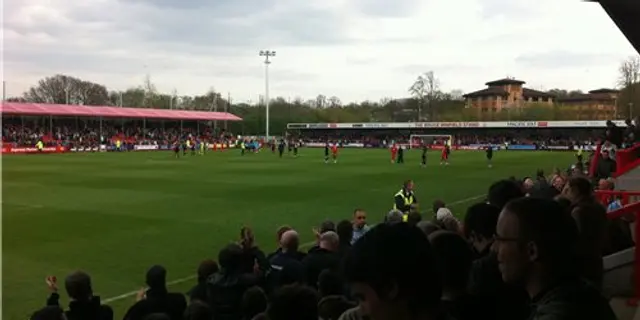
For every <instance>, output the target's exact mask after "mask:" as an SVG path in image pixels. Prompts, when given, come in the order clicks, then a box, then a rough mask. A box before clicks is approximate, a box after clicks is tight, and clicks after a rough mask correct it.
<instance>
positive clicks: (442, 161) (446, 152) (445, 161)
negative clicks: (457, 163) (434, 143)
mask: <svg viewBox="0 0 640 320" xmlns="http://www.w3.org/2000/svg"><path fill="white" fill-rule="evenodd" d="M440 164H441V165H442V164H444V165H449V148H447V146H446V145H445V146H444V147H443V148H442V155H441V156H440Z"/></svg>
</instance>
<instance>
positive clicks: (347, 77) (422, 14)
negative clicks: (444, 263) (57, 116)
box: [3, 0, 634, 102]
mask: <svg viewBox="0 0 640 320" xmlns="http://www.w3.org/2000/svg"><path fill="white" fill-rule="evenodd" d="M536 8H549V9H545V10H541V9H536ZM567 12H572V14H571V15H567V14H566V13H567ZM4 17H5V20H4V25H3V33H4V34H3V41H4V48H3V49H4V50H3V55H4V56H3V60H4V61H3V62H4V78H5V80H6V81H7V88H8V89H9V92H8V94H9V95H19V94H20V93H21V92H22V91H24V90H25V89H27V88H28V87H29V86H30V85H32V84H34V83H35V82H36V81H37V80H38V79H40V78H43V77H46V76H50V75H52V74H54V73H64V74H69V75H72V76H77V77H80V78H82V79H86V80H90V81H95V82H100V83H104V84H105V85H107V86H108V87H109V88H112V89H125V88H127V87H129V86H137V85H140V84H141V83H142V79H143V78H144V75H145V74H147V73H148V74H151V76H152V79H153V81H154V82H155V84H156V86H157V87H158V89H159V90H172V89H173V88H176V89H177V90H178V91H179V92H180V93H181V94H199V93H202V92H205V91H206V90H208V89H209V88H210V87H211V86H213V87H215V88H216V89H218V90H221V91H223V92H230V93H231V94H232V96H233V98H234V100H235V101H246V100H254V101H255V100H257V96H258V95H260V94H263V91H264V65H263V64H262V59H261V58H260V57H259V56H258V51H260V50H262V49H270V50H276V51H277V53H278V55H277V56H276V57H275V58H274V60H273V64H272V65H271V67H270V75H271V83H272V86H271V88H272V92H271V96H274V97H275V96H278V95H281V96H285V97H295V96H301V97H304V98H313V97H315V96H317V95H318V94H319V93H322V94H325V95H327V96H331V95H336V96H339V97H340V98H341V99H342V100H343V101H345V102H348V101H354V100H357V101H362V100H378V99H379V98H381V97H387V96H389V97H403V96H405V95H406V94H407V93H406V88H407V87H409V86H410V84H411V83H412V82H413V80H414V79H415V77H416V76H417V75H418V74H420V73H421V72H424V71H428V70H433V71H434V73H435V74H436V75H437V76H438V77H439V78H440V82H441V86H442V88H443V89H444V90H451V89H463V90H464V91H471V90H476V89H478V88H481V87H483V84H484V83H485V82H486V81H488V80H491V79H494V78H501V77H504V76H505V75H512V76H514V77H517V78H521V79H523V80H525V81H527V82H529V83H536V84H538V83H539V84H544V85H545V86H546V87H560V88H563V87H565V88H583V89H585V90H586V89H590V88H595V87H602V86H607V85H608V84H609V83H610V82H612V81H614V79H615V78H616V72H617V71H616V70H617V66H618V64H619V62H620V60H621V59H624V58H626V57H627V56H628V55H631V54H633V53H634V52H633V50H632V48H631V46H630V45H629V44H628V42H627V41H626V39H625V38H624V37H623V36H622V34H621V33H620V32H619V31H618V30H617V29H616V27H615V25H614V24H613V23H612V22H611V21H610V19H609V18H608V17H607V15H606V14H605V13H604V11H603V10H602V9H601V8H600V7H599V6H597V5H594V4H589V3H581V2H576V1H573V0H539V1H538V2H536V6H532V5H531V2H530V1H528V0H511V1H508V0H456V1H434V0H426V1H425V0H397V1H383V0H323V1H300V0H215V1H209V0H189V1H173V0H92V1H69V0H20V1H18V0H8V1H5V2H4ZM594 41H597V43H598V45H597V46H596V45H593V43H594ZM586 68H588V70H590V71H589V72H590V73H591V74H598V77H585V69H586Z"/></svg>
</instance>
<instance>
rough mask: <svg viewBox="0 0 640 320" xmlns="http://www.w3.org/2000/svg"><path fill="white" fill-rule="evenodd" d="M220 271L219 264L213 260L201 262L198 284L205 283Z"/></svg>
mask: <svg viewBox="0 0 640 320" xmlns="http://www.w3.org/2000/svg"><path fill="white" fill-rule="evenodd" d="M219 270H220V268H219V267H218V263H216V262H215V261H213V260H211V259H207V260H204V261H202V262H200V265H199V266H198V283H204V282H205V281H207V279H208V278H209V277H210V276H211V275H212V274H214V273H216V272H218V271H219Z"/></svg>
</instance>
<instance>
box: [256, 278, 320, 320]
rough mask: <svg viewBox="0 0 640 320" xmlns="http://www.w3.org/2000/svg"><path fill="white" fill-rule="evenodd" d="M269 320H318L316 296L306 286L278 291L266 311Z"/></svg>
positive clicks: (296, 286) (291, 286)
mask: <svg viewBox="0 0 640 320" xmlns="http://www.w3.org/2000/svg"><path fill="white" fill-rule="evenodd" d="M267 317H268V318H269V320H318V295H317V294H316V292H315V291H314V290H313V289H312V288H310V287H307V286H301V285H288V286H284V287H282V288H280V289H278V290H277V291H276V292H275V293H274V295H273V297H272V299H271V304H270V305H269V308H268V309H267Z"/></svg>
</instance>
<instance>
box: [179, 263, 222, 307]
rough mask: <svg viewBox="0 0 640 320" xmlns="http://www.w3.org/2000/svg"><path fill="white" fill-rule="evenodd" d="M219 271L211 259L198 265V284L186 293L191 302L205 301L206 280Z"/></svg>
mask: <svg viewBox="0 0 640 320" xmlns="http://www.w3.org/2000/svg"><path fill="white" fill-rule="evenodd" d="M219 270H220V268H219V267H218V264H217V263H216V262H215V261H213V260H211V259H208V260H204V261H202V262H201V263H200V266H198V272H197V273H198V283H197V284H196V285H195V286H194V287H193V288H191V290H189V292H188V293H187V295H188V296H189V298H190V300H191V302H193V301H195V300H200V301H207V279H209V277H210V276H211V275H213V274H214V273H216V272H218V271H219Z"/></svg>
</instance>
